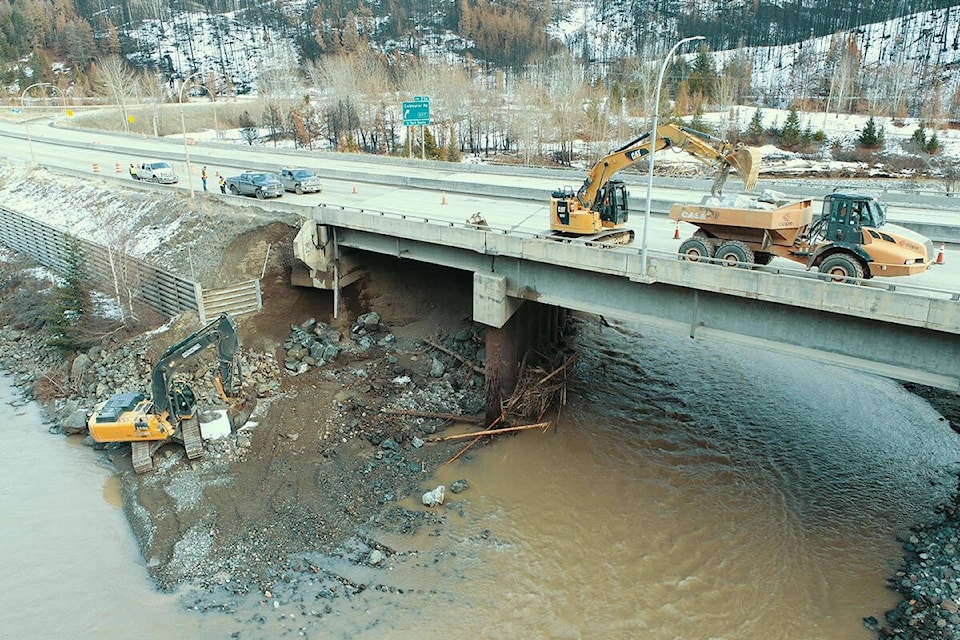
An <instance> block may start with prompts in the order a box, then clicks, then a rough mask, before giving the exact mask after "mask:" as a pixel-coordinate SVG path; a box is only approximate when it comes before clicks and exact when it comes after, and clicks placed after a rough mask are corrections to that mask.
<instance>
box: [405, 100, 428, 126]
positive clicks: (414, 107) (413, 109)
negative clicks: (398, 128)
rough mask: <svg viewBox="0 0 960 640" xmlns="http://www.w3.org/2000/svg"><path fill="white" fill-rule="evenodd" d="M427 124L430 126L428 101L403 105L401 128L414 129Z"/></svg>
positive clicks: (413, 101)
mask: <svg viewBox="0 0 960 640" xmlns="http://www.w3.org/2000/svg"><path fill="white" fill-rule="evenodd" d="M418 97H421V96H418ZM427 124H430V101H429V100H412V101H410V102H404V103H403V126H405V127H415V126H420V125H427Z"/></svg>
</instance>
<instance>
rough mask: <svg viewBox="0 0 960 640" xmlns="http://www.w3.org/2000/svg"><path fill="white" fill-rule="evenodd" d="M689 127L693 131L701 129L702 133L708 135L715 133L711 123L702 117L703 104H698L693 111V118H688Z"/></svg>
mask: <svg viewBox="0 0 960 640" xmlns="http://www.w3.org/2000/svg"><path fill="white" fill-rule="evenodd" d="M690 128H691V129H694V130H695V131H702V132H703V133H708V134H710V135H716V130H715V129H714V127H713V125H711V124H710V123H708V122H707V121H705V120H704V119H703V105H702V103H701V104H698V105H697V108H696V109H695V110H694V111H693V119H692V120H690Z"/></svg>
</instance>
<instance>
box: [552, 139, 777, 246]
mask: <svg viewBox="0 0 960 640" xmlns="http://www.w3.org/2000/svg"><path fill="white" fill-rule="evenodd" d="M653 135H654V138H655V139H654V142H653V146H654V149H655V150H656V151H658V152H659V151H662V150H664V149H674V150H676V151H685V152H687V153H689V154H690V155H692V156H693V157H695V158H696V159H697V160H700V161H701V162H703V163H704V164H706V165H708V166H710V167H713V168H715V169H716V176H715V178H714V182H713V187H712V188H711V193H712V194H713V195H715V196H719V195H720V194H721V193H722V189H723V185H724V183H725V182H726V179H727V176H728V175H729V173H730V170H731V169H732V170H733V171H735V172H736V174H737V175H738V176H739V177H740V179H741V180H743V183H744V189H745V190H747V191H749V190H750V189H752V188H753V187H754V185H756V183H757V174H758V173H759V171H760V154H759V152H758V151H757V150H756V149H752V148H750V147H744V146H742V145H735V144H732V143H730V142H727V141H725V140H720V139H718V138H714V137H713V136H710V135H708V134H706V133H702V132H700V131H695V130H693V129H688V128H687V127H682V126H677V125H672V124H667V125H663V126H660V127H657V130H656V131H655V132H654V133H653ZM650 136H651V133H650V132H647V133H644V134H643V135H642V136H640V137H639V138H637V139H635V140H633V141H631V142H628V143H627V144H625V145H623V146H622V147H620V148H619V149H617V150H615V151H613V152H611V153H609V154H608V155H606V156H604V157H603V158H601V159H600V161H599V162H597V163H596V164H595V165H593V167H592V168H591V169H590V173H589V174H588V175H587V178H586V179H585V180H584V181H583V185H582V186H581V187H580V189H579V190H578V191H577V192H576V193H574V191H573V188H572V187H562V188H561V189H558V190H557V191H554V192H553V195H552V197H551V199H550V230H551V231H552V232H554V233H555V234H557V235H561V236H564V237H581V238H586V239H589V240H593V241H597V242H605V243H612V244H629V243H630V242H631V241H632V240H633V237H634V234H633V230H631V229H624V228H623V227H624V225H625V224H626V222H627V217H628V216H629V209H628V206H627V187H626V185H625V184H624V183H623V181H621V180H613V179H612V178H613V176H614V174H616V173H617V172H618V171H621V170H623V169H625V168H626V167H629V166H630V165H632V164H634V163H635V162H637V161H638V160H640V159H642V158H646V157H648V156H649V154H650V146H651V140H650Z"/></svg>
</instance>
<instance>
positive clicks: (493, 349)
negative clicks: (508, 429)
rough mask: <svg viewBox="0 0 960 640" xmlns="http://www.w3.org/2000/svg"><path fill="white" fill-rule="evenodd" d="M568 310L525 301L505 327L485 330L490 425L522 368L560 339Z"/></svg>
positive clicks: (487, 417)
mask: <svg viewBox="0 0 960 640" xmlns="http://www.w3.org/2000/svg"><path fill="white" fill-rule="evenodd" d="M565 317H566V310H565V309H561V308H560V307H555V306H552V305H547V304H542V303H539V302H529V301H528V302H525V303H524V304H523V305H522V306H521V307H520V308H519V309H517V311H516V312H515V313H514V314H513V315H512V316H511V317H510V319H509V320H507V322H506V323H505V324H504V325H503V326H502V327H490V326H488V327H486V331H485V334H486V335H485V354H486V357H485V360H484V369H485V371H484V376H485V382H486V396H487V403H486V419H487V424H490V423H491V422H492V421H494V420H496V419H497V418H498V417H499V416H500V413H501V411H502V408H503V403H504V401H505V400H506V399H507V398H509V397H510V396H511V395H512V394H513V391H514V389H516V386H517V380H518V378H519V375H520V367H521V366H522V364H523V363H525V362H529V361H530V360H531V359H533V358H536V357H537V356H536V353H533V352H539V353H545V352H547V351H548V350H549V349H550V348H551V347H552V346H553V345H555V344H556V343H557V341H558V340H559V338H560V328H561V327H562V322H561V320H562V318H565Z"/></svg>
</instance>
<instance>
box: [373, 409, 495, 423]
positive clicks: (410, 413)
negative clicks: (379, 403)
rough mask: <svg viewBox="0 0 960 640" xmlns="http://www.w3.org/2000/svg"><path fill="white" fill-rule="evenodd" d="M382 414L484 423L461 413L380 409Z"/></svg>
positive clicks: (480, 419)
mask: <svg viewBox="0 0 960 640" xmlns="http://www.w3.org/2000/svg"><path fill="white" fill-rule="evenodd" d="M380 413H389V414H390V415H394V416H413V417H415V418H439V419H440V420H453V421H454V422H467V423H470V424H480V423H482V422H483V418H478V417H476V416H467V415H463V414H459V413H434V412H431V411H414V410H412V409H380Z"/></svg>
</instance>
